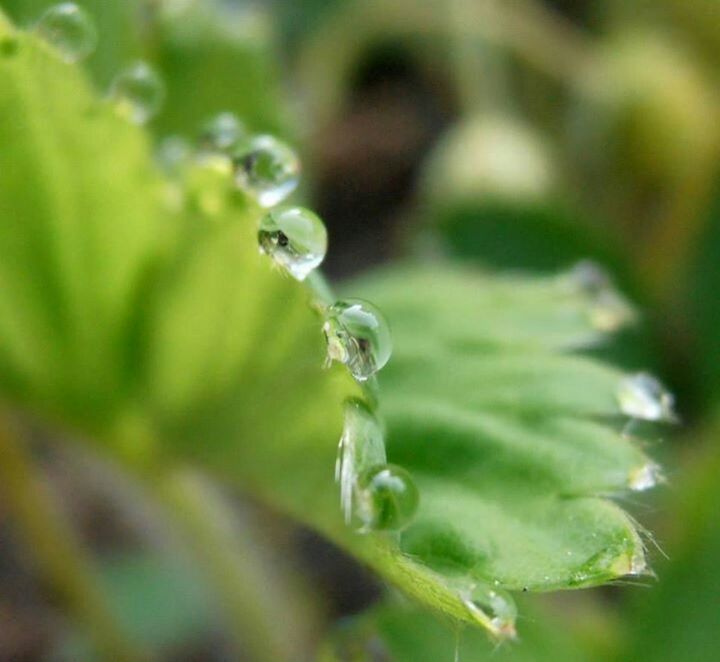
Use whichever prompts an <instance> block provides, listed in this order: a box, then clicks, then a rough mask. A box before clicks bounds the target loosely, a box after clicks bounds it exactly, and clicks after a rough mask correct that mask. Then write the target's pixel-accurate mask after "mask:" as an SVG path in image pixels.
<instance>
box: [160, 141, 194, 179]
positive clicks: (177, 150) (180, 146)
mask: <svg viewBox="0 0 720 662" xmlns="http://www.w3.org/2000/svg"><path fill="white" fill-rule="evenodd" d="M191 154H192V149H191V147H190V144H189V143H188V141H187V140H185V138H181V137H180V136H168V137H167V138H163V140H162V141H161V142H160V145H159V146H158V150H157V158H158V161H159V162H160V165H161V166H162V167H163V169H164V170H165V172H167V173H168V174H170V175H177V174H179V173H180V172H181V171H182V169H183V168H184V167H185V166H186V165H188V164H189V163H190V156H191Z"/></svg>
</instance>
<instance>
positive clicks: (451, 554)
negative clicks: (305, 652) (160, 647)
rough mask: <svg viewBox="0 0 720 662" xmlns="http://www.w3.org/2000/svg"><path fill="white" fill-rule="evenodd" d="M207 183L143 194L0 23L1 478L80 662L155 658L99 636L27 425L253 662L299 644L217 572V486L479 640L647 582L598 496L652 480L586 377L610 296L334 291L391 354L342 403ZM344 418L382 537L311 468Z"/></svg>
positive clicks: (316, 329) (605, 395)
mask: <svg viewBox="0 0 720 662" xmlns="http://www.w3.org/2000/svg"><path fill="white" fill-rule="evenodd" d="M184 37H185V38H187V39H189V37H188V36H187V35H184ZM176 38H177V39H178V40H180V36H177V35H176ZM174 46H177V44H176V42H174V41H171V42H170V45H169V46H168V45H167V43H164V44H163V45H162V46H160V51H161V54H160V55H159V59H160V60H161V61H162V58H163V57H165V56H167V57H171V54H172V48H173V47H174ZM165 48H167V49H168V54H166V55H163V54H162V53H164V52H165V51H164V50H163V49H165ZM178 66H181V65H178ZM181 78H182V77H173V78H172V83H171V86H170V94H171V95H173V94H177V91H175V92H173V90H174V88H173V86H174V85H176V84H179V83H178V80H181ZM268 103H271V102H268ZM175 112H176V115H171V116H170V118H168V119H166V121H167V123H168V126H171V127H172V128H173V129H178V128H182V129H184V130H186V131H187V132H190V131H191V130H192V129H193V127H192V126H187V125H186V124H185V122H186V121H188V122H189V121H190V120H192V121H194V120H195V119H196V118H194V117H192V114H191V113H188V116H189V118H190V119H189V118H188V117H183V116H182V114H181V111H180V110H176V111H175ZM250 122H251V123H253V124H255V125H257V124H259V122H257V121H253V120H252V119H251V120H250ZM279 124H280V121H279V120H277V121H275V126H277V125H279ZM226 175H227V173H223V172H222V169H220V170H219V171H215V170H213V169H212V168H207V166H195V165H189V166H184V167H182V168H181V171H180V172H179V173H177V174H175V175H174V176H169V175H166V174H163V173H162V172H161V170H160V169H159V168H158V167H157V166H156V165H155V163H154V161H153V159H152V156H151V149H150V137H149V135H148V134H147V132H145V131H144V130H142V129H139V128H137V127H135V126H133V125H131V124H129V123H128V122H127V121H126V120H125V119H123V118H122V117H119V116H118V115H117V113H116V112H115V110H114V108H113V107H112V105H111V104H110V103H108V102H107V101H104V100H102V98H101V95H100V94H99V93H98V92H96V91H95V90H94V89H93V88H92V86H91V85H90V84H89V83H88V81H87V80H86V77H85V75H84V73H83V72H82V70H81V69H79V68H78V67H77V66H74V65H70V64H67V63H65V62H63V61H62V60H61V59H60V58H59V57H58V56H57V53H56V52H55V51H54V50H53V49H52V48H51V47H49V46H47V45H46V44H45V43H43V42H42V41H40V40H39V39H38V38H37V37H36V36H35V35H34V34H32V33H31V32H27V31H24V30H20V29H18V28H17V27H15V26H14V25H13V24H12V23H11V22H10V20H9V19H7V18H6V17H5V16H4V15H0V388H2V395H3V400H4V404H5V413H4V416H3V420H2V423H1V427H0V479H1V481H2V489H3V491H4V498H5V499H6V501H7V503H8V507H9V509H10V510H11V512H12V514H13V515H14V516H15V518H16V522H17V526H18V527H19V528H20V530H21V532H22V533H23V535H24V536H25V539H26V542H27V543H28V550H29V553H31V554H33V555H34V556H35V557H36V559H37V560H38V562H39V563H40V567H41V570H42V571H44V572H45V573H46V574H47V576H48V577H49V579H50V580H51V581H52V582H53V583H54V584H55V585H56V586H57V587H58V588H59V590H60V592H61V594H62V596H63V597H64V598H65V600H66V602H67V604H68V606H69V607H70V609H71V610H72V611H74V613H75V616H76V617H77V618H78V619H80V620H81V621H83V622H84V623H85V625H86V626H88V627H89V629H90V631H91V632H92V634H93V636H94V639H95V644H96V646H97V647H98V650H100V651H102V652H104V653H105V654H106V655H107V656H108V657H110V658H112V657H114V656H125V657H127V658H137V657H142V656H143V655H144V654H145V653H146V652H147V651H143V650H142V649H143V648H144V647H145V646H147V645H150V644H149V643H148V641H147V638H145V640H143V638H142V637H141V638H140V639H135V640H133V638H132V637H130V638H129V639H128V637H127V636H126V634H125V633H124V632H123V626H122V624H118V623H117V622H115V619H114V613H113V612H114V611H115V609H116V608H117V606H116V605H113V600H111V599H108V596H107V594H106V592H105V591H104V590H103V588H102V580H97V578H96V577H95V576H94V572H93V571H92V570H91V567H92V561H91V560H90V559H87V558H85V556H86V554H85V553H83V552H82V550H81V547H80V546H79V545H78V544H77V542H76V541H74V536H73V533H72V531H70V530H69V529H68V527H65V526H64V525H62V524H60V523H58V516H57V514H56V512H55V508H54V506H53V504H52V501H51V499H50V498H49V497H48V496H47V495H46V494H45V493H44V488H43V485H42V479H41V478H39V477H38V475H37V474H36V469H35V467H34V466H33V461H32V457H31V454H30V453H29V451H28V448H27V446H26V444H25V442H24V441H23V440H22V430H23V429H24V422H25V421H27V418H28V417H32V419H33V420H37V421H40V422H41V424H42V425H44V426H47V427H49V428H51V429H53V430H54V431H55V432H56V433H57V436H58V439H62V441H58V442H57V443H58V444H69V445H71V446H72V447H79V448H83V449H86V451H85V452H89V453H91V454H97V455H100V456H102V457H104V458H106V459H109V460H110V461H111V463H112V464H113V465H114V466H116V467H119V468H120V471H121V472H122V473H124V474H125V475H127V476H129V477H130V480H132V481H136V482H137V483H139V484H140V485H142V489H143V490H144V491H145V492H146V493H147V498H148V499H149V500H153V501H155V502H157V503H159V504H161V505H162V507H163V508H165V510H166V514H167V517H168V518H169V519H170V520H171V521H173V522H174V523H175V526H177V527H178V529H179V530H180V531H181V533H182V536H183V537H184V539H185V542H186V545H187V546H189V547H190V549H191V550H192V556H193V558H194V559H195V563H196V565H197V567H196V570H195V571H196V572H197V573H198V575H199V576H200V579H199V581H200V582H201V583H205V584H207V585H209V586H210V593H211V594H212V595H214V596H216V598H218V596H219V598H218V599H219V603H220V604H221V605H222V608H223V609H224V611H225V612H226V617H227V619H228V620H229V621H230V622H231V623H232V625H231V627H234V628H236V629H238V630H240V631H242V634H243V636H244V637H246V638H244V639H242V638H241V639H242V640H243V642H244V645H246V646H249V647H250V648H252V652H253V653H254V654H255V655H256V656H258V657H264V658H265V659H292V646H293V645H294V641H293V639H292V637H287V638H285V637H284V636H283V635H284V633H285V630H284V629H283V626H282V625H277V627H275V625H276V624H275V622H274V616H273V615H272V614H273V610H274V609H275V607H274V604H277V601H272V600H269V599H266V600H265V603H263V600H262V599H260V600H259V601H258V600H256V598H257V596H259V595H262V594H263V593H265V592H266V591H271V589H270V588H267V587H264V586H262V585H259V584H261V577H263V575H262V572H263V571H262V569H260V568H261V566H262V562H260V564H259V565H258V566H256V567H255V569H253V570H248V568H247V567H243V565H242V563H239V558H240V557H246V558H251V557H252V555H253V552H252V551H251V550H249V549H247V548H243V543H242V536H238V535H236V533H233V532H232V531H228V530H227V526H226V522H227V521H228V520H231V519H232V518H231V517H229V516H227V513H226V512H225V510H224V508H225V506H224V504H223V503H222V499H218V498H216V495H215V494H214V493H213V489H214V488H213V487H212V486H211V485H210V484H211V483H212V482H214V481H219V482H220V483H221V484H230V485H233V486H235V487H237V488H240V489H242V490H243V491H244V492H246V493H248V494H250V495H252V496H253V497H255V498H256V499H258V500H259V501H261V502H262V503H264V504H267V505H268V506H270V507H272V508H274V509H277V510H279V511H281V512H283V513H287V514H288V515H290V516H291V517H293V518H294V519H296V520H297V521H298V522H300V523H302V524H304V525H306V526H308V527H311V528H313V529H315V530H317V531H319V532H320V533H322V534H323V535H324V536H326V537H328V538H329V539H330V540H332V541H333V542H334V543H336V544H337V545H339V546H340V547H342V548H343V549H345V550H346V551H348V552H349V553H350V554H352V555H354V556H355V557H357V558H358V559H359V560H361V561H362V562H364V563H366V564H367V565H368V566H370V567H371V568H372V569H373V570H374V571H375V572H376V573H378V574H379V575H380V576H381V577H383V578H385V579H387V580H388V581H389V582H390V583H391V584H392V585H394V586H396V587H398V588H399V589H401V590H402V591H403V592H404V593H406V594H407V595H409V596H410V597H411V598H413V599H414V600H415V601H417V602H418V603H420V604H422V605H424V606H425V607H429V608H431V609H433V610H435V611H437V612H441V613H442V614H445V615H446V616H447V617H449V618H450V619H451V620H452V621H454V622H456V623H458V624H468V625H473V626H480V627H481V628H484V629H485V630H486V631H487V632H488V633H489V634H490V635H491V636H492V637H495V638H499V639H502V638H508V637H512V636H513V635H514V634H515V622H514V606H513V604H512V598H510V597H509V596H508V597H506V596H505V593H504V591H524V592H539V591H550V590H557V589H569V588H581V587H588V586H596V585H599V584H603V583H606V582H609V581H612V580H614V579H617V578H620V577H626V576H638V575H644V574H646V573H648V572H649V569H648V564H647V561H646V559H645V550H644V544H643V540H642V538H641V535H640V532H639V529H638V526H637V524H636V523H635V522H634V520H633V519H632V518H631V517H630V516H629V515H628V514H626V513H625V512H624V511H623V509H622V508H621V507H620V506H619V505H618V504H617V503H615V502H614V501H613V500H612V499H611V497H614V496H620V495H623V494H626V493H628V492H629V491H632V490H639V489H645V488H647V487H650V486H652V484H654V482H655V480H656V479H657V468H656V466H655V464H654V463H653V462H652V460H651V459H650V458H648V457H647V456H646V455H645V453H644V452H643V451H642V450H640V448H639V446H638V444H636V443H635V442H634V441H633V440H632V438H631V436H629V435H624V434H622V433H621V431H620V429H619V428H620V425H619V424H618V420H619V419H620V417H621V416H622V414H623V412H622V411H621V408H620V404H619V402H618V397H617V394H618V388H619V386H620V384H621V381H622V379H623V376H624V375H623V373H622V372H621V371H620V370H618V369H616V368H614V367H611V366H609V365H606V364H604V363H603V362H601V361H599V360H597V359H595V358H592V357H591V356H589V355H587V354H583V350H585V349H589V348H592V347H595V346H597V345H598V344H602V343H603V342H606V341H607V336H608V332H609V331H613V330H617V329H619V328H620V327H621V326H623V325H624V324H625V323H627V322H629V321H630V320H631V319H632V314H631V311H630V309H629V307H628V306H627V304H626V303H625V302H624V301H623V300H622V299H621V298H620V297H619V295H617V294H615V293H614V292H612V291H611V290H610V289H606V286H603V288H605V289H603V296H605V295H610V299H609V301H610V302H611V305H608V300H607V299H604V298H602V297H600V298H599V297H598V296H597V293H596V292H594V291H593V288H592V287H590V288H588V287H586V285H584V284H583V281H582V279H581V278H579V277H578V275H577V274H575V275H572V274H570V275H565V276H552V277H550V276H548V277H543V278H530V277H520V276H503V277H500V276H496V275H491V274H488V273H485V272H481V271H480V270H478V269H476V268H470V267H466V268H460V267H458V266H456V265H453V264H446V263H443V262H439V263H434V264H432V265H426V264H422V263H420V262H417V263H408V264H406V265H403V266H400V267H395V268H391V269H388V270H384V271H380V272H377V273H374V274H371V275H369V276H367V277H365V278H363V279H362V280H360V281H358V282H354V283H351V284H349V285H347V286H346V287H345V290H346V291H345V292H344V293H347V294H348V295H349V296H357V295H360V296H362V297H366V298H368V299H369V300H371V301H372V302H374V303H375V304H377V305H378V306H379V307H380V309H381V310H383V312H384V313H385V315H386V316H387V318H388V320H389V322H390V326H391V328H392V332H393V344H394V347H395V350H394V353H393V355H392V357H391V359H390V361H389V363H388V365H387V367H386V368H384V369H383V370H382V372H381V373H380V375H379V378H378V384H379V386H378V387H377V388H375V387H374V386H372V385H371V386H366V385H362V384H359V383H357V382H356V381H355V380H353V379H352V376H351V375H350V373H349V372H348V370H346V369H345V368H344V367H343V366H341V365H337V364H335V365H333V366H331V367H330V368H324V367H323V363H324V360H325V353H326V346H325V345H326V342H325V338H324V337H323V332H322V327H323V319H322V314H321V312H319V311H320V310H321V309H322V308H323V307H324V306H325V305H327V304H328V303H330V302H331V300H330V299H329V293H328V291H327V287H326V286H325V285H324V283H323V282H322V280H321V279H320V278H318V277H311V278H310V279H308V284H303V283H299V282H296V281H295V280H293V279H292V278H289V277H287V276H286V275H285V274H283V273H282V272H281V271H280V270H279V269H277V268H274V266H273V263H272V260H271V259H270V258H269V256H267V255H262V254H260V253H259V251H258V247H257V230H258V224H259V222H260V219H261V217H262V215H263V210H261V209H260V208H259V207H258V206H257V205H256V204H255V203H254V202H253V201H252V200H251V199H250V198H249V197H247V196H244V195H243V194H242V193H239V192H238V191H237V190H235V189H234V187H233V186H232V182H231V178H230V177H229V176H226ZM330 250H332V237H330ZM348 398H361V399H364V400H365V401H367V402H368V403H369V406H370V407H372V408H373V409H375V410H376V411H377V415H378V416H379V417H380V418H381V419H382V420H383V421H384V425H385V428H386V447H387V456H388V459H389V461H391V462H392V463H393V464H396V465H399V466H401V467H403V468H404V469H405V470H407V471H409V472H410V474H411V475H412V476H413V478H414V480H415V482H416V484H417V487H418V490H419V499H420V505H419V510H418V513H417V516H416V517H415V518H414V519H413V520H412V522H411V523H410V524H409V525H408V526H407V527H406V528H404V529H403V530H402V532H400V533H386V532H369V533H368V532H365V533H359V532H358V531H357V530H355V528H354V527H352V526H349V525H348V524H347V523H346V522H345V521H344V519H343V516H342V512H341V508H340V498H339V493H338V488H337V486H336V485H335V483H334V481H333V465H334V462H335V453H336V446H337V443H338V440H339V439H340V436H341V434H342V430H343V410H344V405H345V403H346V401H347V400H348ZM71 440H72V441H71ZM278 595H282V594H281V593H279V594H278ZM248 596H250V597H248ZM498 596H499V597H498ZM281 599H282V598H278V600H281ZM390 620H392V618H390ZM388 627H390V626H388ZM398 627H399V626H398ZM253 632H254V633H255V636H254V637H253V636H252V633H253ZM248 642H249V643H248Z"/></svg>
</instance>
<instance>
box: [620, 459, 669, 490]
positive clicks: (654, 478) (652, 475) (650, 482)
mask: <svg viewBox="0 0 720 662" xmlns="http://www.w3.org/2000/svg"><path fill="white" fill-rule="evenodd" d="M662 481H663V475H662V470H661V469H660V465H658V464H655V462H648V463H647V464H643V465H642V466H641V467H639V468H638V469H634V470H633V471H631V472H630V475H629V476H628V487H629V488H630V489H631V490H633V491H635V492H642V491H644V490H649V489H650V488H652V487H655V485H657V484H658V483H661V482H662Z"/></svg>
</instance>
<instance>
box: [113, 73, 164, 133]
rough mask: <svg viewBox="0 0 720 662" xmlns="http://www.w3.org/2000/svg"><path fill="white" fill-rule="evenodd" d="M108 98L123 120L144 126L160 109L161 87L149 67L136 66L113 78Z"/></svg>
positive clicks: (160, 82) (162, 97)
mask: <svg viewBox="0 0 720 662" xmlns="http://www.w3.org/2000/svg"><path fill="white" fill-rule="evenodd" d="M110 98H111V99H112V100H113V102H114V103H115V106H116V108H117V110H118V112H119V113H120V114H121V115H122V116H123V117H125V118H126V119H128V120H130V121H131V122H134V123H135V124H145V123H146V122H147V121H148V120H150V119H152V118H153V117H155V115H157V114H158V112H159V111H160V108H162V105H163V102H164V101H165V84H164V83H163V81H162V79H161V78H160V76H159V75H158V74H157V72H156V71H155V70H154V69H153V68H152V67H151V66H150V65H149V64H147V63H146V62H136V63H135V64H133V65H132V66H130V67H128V68H127V69H125V70H124V71H121V72H120V73H119V74H118V75H117V76H116V77H115V80H113V82H112V85H111V87H110Z"/></svg>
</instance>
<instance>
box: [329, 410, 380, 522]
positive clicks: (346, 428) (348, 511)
mask: <svg viewBox="0 0 720 662" xmlns="http://www.w3.org/2000/svg"><path fill="white" fill-rule="evenodd" d="M344 413H345V419H344V424H343V433H342V437H341V438H340V443H339V444H338V453H337V461H336V463H335V480H336V481H337V482H338V483H340V505H341V508H342V511H343V514H344V516H345V521H346V522H347V523H348V524H349V523H350V521H351V519H352V514H353V511H354V508H355V504H356V502H357V490H358V476H359V475H360V474H361V473H363V472H364V471H366V470H368V469H369V468H371V467H375V466H379V465H383V464H385V463H386V462H387V458H386V456H385V437H384V435H383V431H382V427H381V425H380V422H379V421H378V420H377V418H376V417H375V415H374V414H373V413H372V411H371V410H370V407H369V406H368V405H367V404H366V403H365V402H363V401H362V400H359V399H357V398H350V399H349V400H347V402H346V403H345V410H344Z"/></svg>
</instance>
